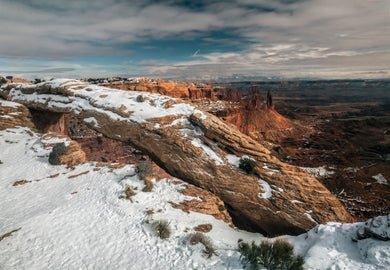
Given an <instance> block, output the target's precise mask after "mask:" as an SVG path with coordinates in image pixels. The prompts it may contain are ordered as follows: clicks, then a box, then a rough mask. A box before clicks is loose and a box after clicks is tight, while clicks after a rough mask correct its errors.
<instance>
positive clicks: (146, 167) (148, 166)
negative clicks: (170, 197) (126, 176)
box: [135, 159, 154, 179]
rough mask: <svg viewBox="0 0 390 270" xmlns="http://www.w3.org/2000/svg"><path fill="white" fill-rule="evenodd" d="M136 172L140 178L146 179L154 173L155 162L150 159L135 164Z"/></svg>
mask: <svg viewBox="0 0 390 270" xmlns="http://www.w3.org/2000/svg"><path fill="white" fill-rule="evenodd" d="M135 173H136V174H137V175H138V177H139V178H140V179H145V178H146V177H148V176H152V175H154V172H153V164H152V161H151V160H150V159H147V160H145V161H142V162H139V163H137V164H136V165H135Z"/></svg>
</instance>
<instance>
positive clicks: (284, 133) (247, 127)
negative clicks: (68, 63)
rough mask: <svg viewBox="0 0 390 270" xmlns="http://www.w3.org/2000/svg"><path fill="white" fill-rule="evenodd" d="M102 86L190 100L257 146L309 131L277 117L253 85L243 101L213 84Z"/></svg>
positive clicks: (147, 81)
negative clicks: (234, 128)
mask: <svg viewBox="0 0 390 270" xmlns="http://www.w3.org/2000/svg"><path fill="white" fill-rule="evenodd" d="M103 85H104V86H106V87H110V88H113V89H121V90H133V91H142V92H149V93H158V94H162V95H167V96H170V97H173V98H180V99H187V100H190V101H191V102H192V103H193V104H195V105H196V106H199V107H200V108H202V109H203V110H205V111H207V112H210V113H212V114H214V115H216V116H218V117H220V118H221V119H223V120H225V121H226V122H228V123H231V124H233V125H234V126H236V128H237V129H238V130H239V131H241V132H242V133H244V134H246V135H248V136H250V137H251V138H252V139H255V140H257V141H259V142H261V141H264V140H267V141H269V142H273V143H277V144H279V143H280V142H281V141H282V140H283V139H285V138H289V137H301V136H302V134H304V133H306V132H307V131H308V129H307V128H306V127H303V126H301V125H299V124H297V123H293V122H292V121H290V120H289V119H287V118H285V117H283V116H282V115H280V114H279V113H278V112H277V111H276V110H275V109H274V104H273V99H272V94H271V92H270V91H268V93H267V96H263V94H262V91H263V90H261V89H259V87H257V86H256V85H252V86H251V87H250V89H249V93H248V94H247V96H246V97H245V98H244V99H243V98H242V96H241V93H240V91H239V89H238V88H233V87H229V88H225V87H216V86H214V85H212V84H201V83H198V84H194V83H186V82H180V81H164V80H161V79H156V80H153V79H146V78H141V79H138V80H134V81H124V82H114V83H111V84H110V83H107V84H103Z"/></svg>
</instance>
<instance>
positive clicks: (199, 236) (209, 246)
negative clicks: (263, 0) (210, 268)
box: [188, 232, 218, 259]
mask: <svg viewBox="0 0 390 270" xmlns="http://www.w3.org/2000/svg"><path fill="white" fill-rule="evenodd" d="M188 242H189V243H190V244H191V245H196V244H198V243H202V244H203V246H204V249H203V250H202V253H203V255H205V256H206V257H207V258H208V259H210V258H211V257H212V256H213V255H216V256H217V255H218V254H217V252H216V250H215V247H214V245H213V243H211V240H210V238H208V237H207V236H205V235H204V234H203V233H200V232H195V233H192V234H190V235H189V236H188Z"/></svg>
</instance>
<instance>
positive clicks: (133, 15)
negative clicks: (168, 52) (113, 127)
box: [0, 0, 390, 76]
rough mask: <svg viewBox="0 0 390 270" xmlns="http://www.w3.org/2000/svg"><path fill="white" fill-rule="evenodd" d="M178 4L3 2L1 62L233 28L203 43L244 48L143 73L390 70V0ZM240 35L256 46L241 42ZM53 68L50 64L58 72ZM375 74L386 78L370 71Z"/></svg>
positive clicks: (113, 51)
mask: <svg viewBox="0 0 390 270" xmlns="http://www.w3.org/2000/svg"><path fill="white" fill-rule="evenodd" d="M173 3H177V1H159V3H158V2H157V1H152V2H150V3H148V2H147V1H141V0H139V1H121V0H102V1H74V0H69V1H52V0H29V1H24V2H23V1H10V0H3V1H2V4H1V8H0V25H1V26H2V27H1V28H0V36H1V37H2V41H1V42H0V57H7V58H10V57H19V58H21V59H25V58H26V57H27V58H31V57H41V58H52V59H59V58H62V59H66V58H68V59H70V58H73V57H80V56H91V57H92V56H115V55H117V56H120V55H129V54H130V53H131V52H132V51H131V50H130V49H129V46H127V45H128V44H131V43H132V42H136V41H148V40H164V39H167V38H170V39H175V38H176V39H181V38H186V39H195V38H196V37H200V36H202V34H203V33H205V32H208V31H211V30H226V29H230V31H231V33H232V35H233V36H236V37H237V38H236V39H232V38H215V37H213V36H211V37H207V38H205V39H204V40H205V41H206V40H207V41H209V42H210V43H211V44H213V43H214V42H216V41H219V42H224V43H226V44H232V45H234V46H239V45H241V46H242V47H241V50H238V51H237V50H234V51H232V52H215V53H210V54H202V53H201V52H199V53H197V54H196V57H195V59H193V60H192V61H189V62H180V63H176V64H175V63H174V64H172V65H170V66H169V65H164V64H163V65H162V66H164V68H165V71H162V69H163V68H162V66H161V65H160V66H157V67H156V68H153V67H148V68H146V66H144V67H142V68H143V70H144V71H145V72H149V73H152V72H154V71H155V72H157V71H159V72H160V73H164V74H167V75H168V73H167V72H168V70H169V71H170V72H173V73H174V74H182V75H183V76H184V75H186V76H188V74H191V72H195V73H197V74H199V75H200V74H201V70H202V69H203V72H204V74H209V73H212V72H215V74H225V73H226V74H233V73H236V72H238V71H245V72H249V73H255V72H258V73H262V72H268V71H269V70H270V71H273V72H279V73H290V71H286V69H289V68H290V69H294V72H295V73H297V74H298V73H299V72H301V71H302V72H304V71H307V70H311V72H314V71H312V69H313V66H314V67H316V68H318V69H321V70H329V69H332V68H333V69H338V70H340V72H341V73H343V74H346V73H347V71H342V69H343V70H344V69H345V70H348V68H349V69H350V70H351V74H352V73H353V74H355V73H356V72H355V70H359V72H360V70H361V71H362V72H364V71H365V70H366V71H367V74H371V75H370V76H374V75H372V74H383V73H380V72H381V71H382V70H385V72H387V71H388V69H389V68H386V65H387V63H388V61H389V59H390V52H389V50H388V48H389V47H390V36H389V35H388V34H387V33H389V31H390V18H389V9H390V1H380V2H372V1H357V0H343V1H340V0H327V1H323V0H311V1H309V0H305V1H302V0H301V1H298V0H297V1H294V0H275V1H268V0H235V1H233V0H231V1H223V2H221V1H208V2H207V1H206V2H204V3H206V7H204V8H203V9H200V10H197V9H190V8H186V7H185V6H180V5H173ZM207 3H209V4H207ZM240 37H241V38H240ZM242 37H244V38H246V39H250V40H251V43H250V44H246V45H243V44H242V42H243V39H242ZM151 45H153V44H151ZM189 57H191V56H190V55H189ZM337 59H339V60H337ZM51 63H52V64H53V63H54V61H51ZM52 64H50V67H48V68H55V67H56V66H53V65H52ZM140 66H142V65H140ZM61 67H63V66H61ZM86 68H89V67H86ZM125 68H126V67H125V66H122V69H125ZM115 69H116V70H120V69H121V68H120V67H119V66H116V67H115ZM376 70H378V72H379V73H375V72H374V73H372V72H373V71H376ZM95 71H96V69H95ZM186 72H187V74H186ZM224 72H225V73H224ZM240 73H242V72H240ZM318 73H320V72H318ZM325 73H326V74H330V73H329V72H328V71H327V72H325ZM341 73H340V74H341Z"/></svg>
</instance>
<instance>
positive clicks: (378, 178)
mask: <svg viewBox="0 0 390 270" xmlns="http://www.w3.org/2000/svg"><path fill="white" fill-rule="evenodd" d="M372 178H374V179H375V180H376V182H377V183H378V184H383V185H388V184H389V182H388V181H387V179H386V178H385V177H384V176H383V174H381V173H379V174H377V175H374V176H373V177H372Z"/></svg>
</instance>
